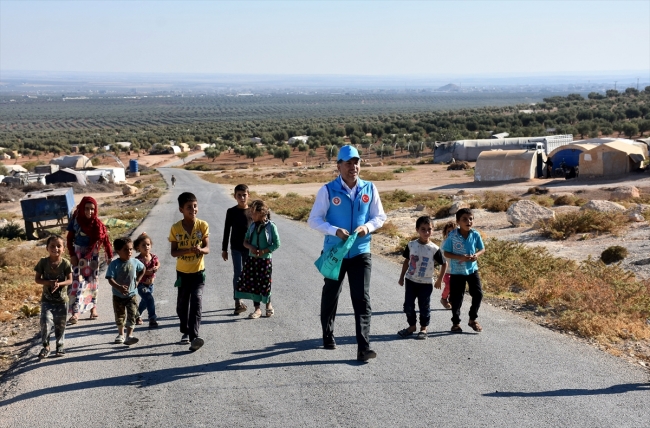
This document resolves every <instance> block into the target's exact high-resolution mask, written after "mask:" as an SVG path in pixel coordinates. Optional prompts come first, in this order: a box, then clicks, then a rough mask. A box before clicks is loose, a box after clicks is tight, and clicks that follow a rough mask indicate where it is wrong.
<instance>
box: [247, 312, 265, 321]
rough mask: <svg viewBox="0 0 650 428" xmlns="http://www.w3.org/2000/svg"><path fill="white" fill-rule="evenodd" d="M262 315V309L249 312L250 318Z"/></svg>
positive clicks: (254, 318)
mask: <svg viewBox="0 0 650 428" xmlns="http://www.w3.org/2000/svg"><path fill="white" fill-rule="evenodd" d="M261 316H262V311H259V312H258V311H257V310H255V311H253V312H251V313H250V314H248V319H251V320H256V319H258V318H259V317H261Z"/></svg>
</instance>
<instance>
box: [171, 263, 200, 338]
mask: <svg viewBox="0 0 650 428" xmlns="http://www.w3.org/2000/svg"><path fill="white" fill-rule="evenodd" d="M176 275H177V278H180V279H181V285H180V287H178V298H177V299H176V314H177V315H178V319H179V320H180V322H181V325H180V328H181V333H183V334H187V335H189V336H190V340H194V339H195V338H197V337H198V336H199V328H200V327H201V308H202V305H203V287H204V286H205V273H204V271H200V272H195V273H183V272H179V271H176Z"/></svg>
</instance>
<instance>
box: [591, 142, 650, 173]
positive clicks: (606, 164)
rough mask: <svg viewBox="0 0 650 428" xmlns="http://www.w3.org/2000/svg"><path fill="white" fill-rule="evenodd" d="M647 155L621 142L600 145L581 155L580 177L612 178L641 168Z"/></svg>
mask: <svg viewBox="0 0 650 428" xmlns="http://www.w3.org/2000/svg"><path fill="white" fill-rule="evenodd" d="M644 159H645V155H644V153H643V149H642V148H641V147H639V146H636V145H632V144H627V143H625V142H621V141H613V142H611V143H606V144H600V145H598V146H596V147H594V148H593V149H591V150H587V151H585V152H582V153H581V154H580V175H582V176H594V177H611V176H617V175H623V174H627V173H629V172H632V171H635V170H637V169H638V168H640V167H641V164H642V163H643V160H644Z"/></svg>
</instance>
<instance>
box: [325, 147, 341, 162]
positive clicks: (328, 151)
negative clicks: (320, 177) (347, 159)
mask: <svg viewBox="0 0 650 428" xmlns="http://www.w3.org/2000/svg"><path fill="white" fill-rule="evenodd" d="M338 154H339V148H338V147H336V146H335V145H332V144H331V145H329V146H325V156H327V160H328V161H331V160H332V158H333V157H336V156H338Z"/></svg>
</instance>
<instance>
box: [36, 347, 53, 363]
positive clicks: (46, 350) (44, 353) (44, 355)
mask: <svg viewBox="0 0 650 428" xmlns="http://www.w3.org/2000/svg"><path fill="white" fill-rule="evenodd" d="M49 356H50V348H48V347H46V346H43V349H41V352H39V353H38V358H39V359H41V360H42V359H44V358H47V357H49Z"/></svg>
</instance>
